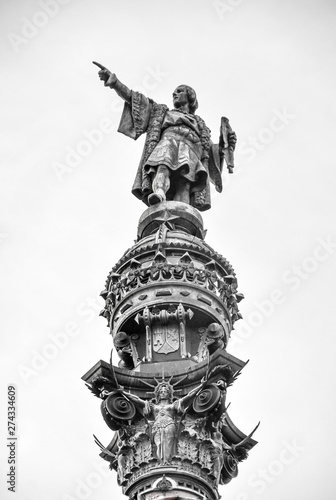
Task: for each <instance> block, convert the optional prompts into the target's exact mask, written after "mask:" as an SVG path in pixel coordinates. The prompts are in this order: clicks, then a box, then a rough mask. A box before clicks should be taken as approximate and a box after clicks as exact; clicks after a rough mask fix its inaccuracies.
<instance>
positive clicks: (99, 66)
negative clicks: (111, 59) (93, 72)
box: [92, 61, 107, 70]
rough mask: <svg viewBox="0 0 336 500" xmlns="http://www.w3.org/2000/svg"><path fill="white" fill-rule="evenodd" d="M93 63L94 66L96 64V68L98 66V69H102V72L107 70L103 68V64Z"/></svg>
mask: <svg viewBox="0 0 336 500" xmlns="http://www.w3.org/2000/svg"><path fill="white" fill-rule="evenodd" d="M92 63H93V64H95V65H96V66H98V68H100V69H102V70H104V69H107V68H105V66H103V65H102V64H100V63H97V62H96V61H92Z"/></svg>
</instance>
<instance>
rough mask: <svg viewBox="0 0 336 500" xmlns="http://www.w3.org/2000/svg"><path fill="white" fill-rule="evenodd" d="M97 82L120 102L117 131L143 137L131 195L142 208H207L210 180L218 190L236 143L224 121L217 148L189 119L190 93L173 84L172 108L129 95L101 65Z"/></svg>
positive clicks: (201, 125) (193, 105) (198, 122)
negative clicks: (174, 205)
mask: <svg viewBox="0 0 336 500" xmlns="http://www.w3.org/2000/svg"><path fill="white" fill-rule="evenodd" d="M94 64H96V65H97V66H98V67H99V68H100V71H99V73H98V75H99V78H100V79H101V80H102V81H103V82H104V85H105V86H106V87H110V88H112V89H114V90H115V91H116V93H117V94H118V95H119V96H120V97H121V98H122V99H123V100H124V101H125V105H124V110H123V113H122V116H121V121H120V124H119V128H118V132H121V133H123V134H125V135H126V136H128V137H131V138H132V139H135V140H136V139H138V137H140V135H141V134H143V133H147V136H146V140H145V145H144V150H143V154H142V157H141V160H140V164H139V167H138V170H137V173H136V177H135V180H134V184H133V188H132V193H133V194H134V195H135V196H136V197H137V198H139V199H140V200H142V201H143V202H144V203H145V204H146V205H149V206H150V205H155V204H157V203H161V202H163V201H166V200H167V201H169V200H175V201H181V202H184V203H188V204H189V205H192V206H193V207H195V208H197V209H198V210H200V211H204V210H208V209H209V208H210V207H211V200H210V181H211V182H212V183H213V184H214V185H215V187H216V190H217V191H219V192H221V191H222V179H221V173H222V169H223V160H224V158H225V160H226V163H227V167H228V169H229V172H232V169H233V151H234V148H235V144H236V141H237V138H236V134H235V133H234V132H233V131H232V129H231V127H230V125H229V123H228V120H227V118H222V120H221V127H220V135H219V143H218V144H214V143H213V142H212V141H211V137H210V130H209V128H208V127H207V126H206V124H205V122H204V120H203V119H202V118H201V117H200V116H198V115H196V114H195V111H196V109H197V108H198V102H197V96H196V92H195V91H194V90H193V89H192V88H191V87H189V86H188V85H179V86H178V87H177V88H176V89H175V90H174V92H173V104H174V109H169V108H168V106H166V105H164V104H158V103H156V102H154V101H153V100H152V99H149V98H148V97H146V96H144V95H143V94H141V93H139V92H135V91H132V90H130V89H129V88H128V87H127V86H126V85H124V84H123V83H121V82H120V80H118V78H117V77H116V75H115V74H114V73H111V72H110V71H109V70H108V69H107V68H105V66H102V65H101V64H99V63H96V62H94Z"/></svg>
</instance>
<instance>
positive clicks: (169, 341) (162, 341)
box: [152, 324, 180, 354]
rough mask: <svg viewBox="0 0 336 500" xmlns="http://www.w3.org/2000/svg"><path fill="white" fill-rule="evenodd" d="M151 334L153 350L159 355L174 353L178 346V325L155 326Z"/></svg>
mask: <svg viewBox="0 0 336 500" xmlns="http://www.w3.org/2000/svg"><path fill="white" fill-rule="evenodd" d="M152 333H153V350H154V352H157V353H160V354H168V353H170V352H175V351H177V349H178V348H179V346H180V335H179V327H178V325H177V324H176V325H169V326H168V325H159V324H158V325H155V326H154V327H153V329H152Z"/></svg>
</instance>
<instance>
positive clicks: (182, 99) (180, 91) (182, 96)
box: [173, 85, 198, 114]
mask: <svg viewBox="0 0 336 500" xmlns="http://www.w3.org/2000/svg"><path fill="white" fill-rule="evenodd" d="M173 104H174V108H176V109H179V108H181V107H185V106H187V107H188V110H189V113H192V114H194V113H195V111H196V109H197V108H198V102H197V96H196V92H195V91H194V89H193V88H191V87H189V85H179V86H178V87H176V89H175V90H174V92H173Z"/></svg>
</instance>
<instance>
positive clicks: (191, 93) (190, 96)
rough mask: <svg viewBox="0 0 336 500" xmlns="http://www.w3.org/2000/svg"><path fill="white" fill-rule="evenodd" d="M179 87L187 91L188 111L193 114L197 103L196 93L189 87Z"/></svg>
mask: <svg viewBox="0 0 336 500" xmlns="http://www.w3.org/2000/svg"><path fill="white" fill-rule="evenodd" d="M179 87H184V88H185V89H186V91H187V96H188V100H189V109H190V112H191V113H192V114H195V111H196V109H197V108H198V101H197V96H196V92H195V91H194V89H193V88H191V87H189V85H184V84H183V85H179Z"/></svg>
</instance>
